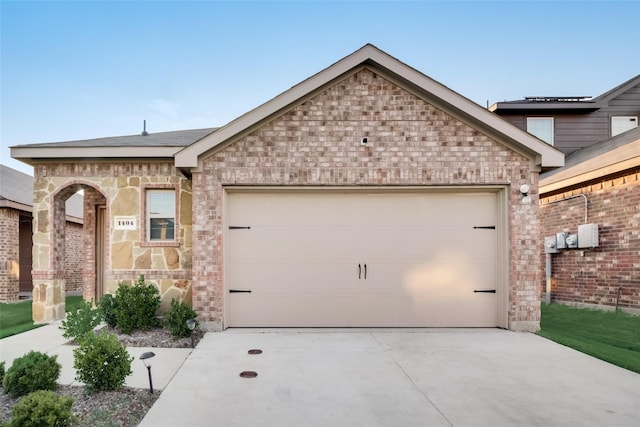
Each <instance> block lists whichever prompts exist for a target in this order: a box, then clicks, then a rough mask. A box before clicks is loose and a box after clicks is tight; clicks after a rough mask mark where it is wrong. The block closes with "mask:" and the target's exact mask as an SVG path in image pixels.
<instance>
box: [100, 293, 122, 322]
mask: <svg viewBox="0 0 640 427" xmlns="http://www.w3.org/2000/svg"><path fill="white" fill-rule="evenodd" d="M98 308H99V309H100V312H101V313H102V320H104V321H105V323H106V324H107V325H109V326H110V327H112V328H115V327H116V326H117V325H118V319H117V317H116V313H117V310H118V299H117V298H116V297H115V296H114V295H111V294H104V295H103V296H102V298H101V299H100V302H99V303H98Z"/></svg>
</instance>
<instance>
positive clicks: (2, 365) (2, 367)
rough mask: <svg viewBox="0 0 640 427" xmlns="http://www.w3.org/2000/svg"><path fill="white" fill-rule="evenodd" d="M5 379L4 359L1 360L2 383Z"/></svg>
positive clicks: (0, 379)
mask: <svg viewBox="0 0 640 427" xmlns="http://www.w3.org/2000/svg"><path fill="white" fill-rule="evenodd" d="M2 381H4V360H3V361H2V362H0V384H2Z"/></svg>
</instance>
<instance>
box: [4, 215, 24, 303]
mask: <svg viewBox="0 0 640 427" xmlns="http://www.w3.org/2000/svg"><path fill="white" fill-rule="evenodd" d="M19 227H20V211H17V210H15V209H4V208H3V209H0V230H2V232H1V233H0V301H2V302H9V301H18V299H19V295H20V289H19V281H18V278H19V276H18V275H19V274H20V264H19V262H18V261H19V258H18V256H19V252H18V251H19V246H18V242H19V240H20V239H19V229H20V228H19Z"/></svg>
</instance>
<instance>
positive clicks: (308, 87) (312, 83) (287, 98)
mask: <svg viewBox="0 0 640 427" xmlns="http://www.w3.org/2000/svg"><path fill="white" fill-rule="evenodd" d="M367 61H371V62H373V63H375V64H378V66H380V67H381V68H383V69H386V70H388V71H390V72H391V73H393V74H395V75H397V76H399V77H400V78H402V79H404V80H407V81H408V82H410V83H411V84H413V85H416V86H418V87H420V88H421V89H422V90H424V91H426V92H428V93H429V94H430V95H431V96H433V97H435V98H439V99H440V100H442V102H443V103H446V104H448V105H450V106H451V107H453V109H454V110H457V111H460V112H462V113H463V114H465V115H467V116H470V117H471V118H473V119H475V120H477V121H479V122H482V123H483V124H484V125H485V126H487V127H489V128H492V129H494V130H495V131H497V132H498V133H500V134H503V135H504V136H506V137H507V139H508V140H510V141H512V142H513V143H514V144H515V145H519V146H520V148H524V149H525V150H526V151H529V152H531V153H535V155H534V157H535V160H536V163H537V164H539V165H540V166H541V167H543V168H553V167H560V166H563V165H564V153H562V152H560V151H559V150H557V149H555V148H553V147H551V146H550V145H548V144H547V143H545V142H543V141H541V140H539V139H537V138H535V137H533V136H532V135H530V134H528V133H527V132H524V131H522V130H520V129H518V128H516V127H515V126H513V125H511V124H509V123H507V122H506V121H505V120H503V119H502V118H500V117H499V116H498V115H497V114H494V113H492V112H490V111H487V110H486V109H485V108H483V107H481V106H479V105H478V104H476V103H474V102H472V101H470V100H469V99H467V98H465V97H463V96H461V95H460V94H458V93H456V92H454V91H452V90H451V89H449V88H447V87H446V86H443V85H441V84H440V83H438V82H436V81H435V80H433V79H431V78H429V77H427V76H425V75H424V74H422V73H421V72H419V71H417V70H415V69H413V68H411V67H410V66H408V65H406V64H404V63H403V62H401V61H399V60H397V59H396V58H394V57H392V56H390V55H388V54H386V53H384V52H382V51H381V50H379V49H378V48H376V47H374V46H372V45H366V46H364V47H363V48H361V49H359V50H357V51H356V52H354V53H353V54H351V55H349V56H347V57H345V58H343V59H342V60H340V61H338V62H336V63H335V64H333V65H331V66H329V67H328V68H326V69H324V70H323V71H321V72H319V73H317V74H315V75H313V76H312V77H310V78H308V79H307V80H304V81H303V82H301V83H300V84H298V85H296V86H294V87H292V88H291V89H289V90H287V91H286V92H283V93H282V94H280V95H278V96H276V97H275V98H273V99H272V100H270V101H267V102H266V103H264V104H262V105H261V106H259V107H257V108H255V109H254V110H252V111H250V112H248V113H246V114H245V115H243V116H240V117H239V118H237V119H235V120H233V121H232V122H230V123H229V124H227V125H226V126H224V127H222V128H220V129H218V130H217V131H216V132H214V133H213V134H211V135H209V136H206V137H205V138H203V139H201V140H200V141H198V142H196V143H194V144H192V145H190V146H188V147H185V148H184V149H182V150H181V151H180V152H178V153H177V154H176V156H175V165H176V167H178V168H195V167H197V166H198V157H199V156H200V155H201V154H202V153H205V152H207V151H209V150H211V149H212V148H214V147H216V146H217V145H219V144H221V143H223V142H224V141H227V140H229V139H230V138H233V137H234V136H236V135H238V134H240V133H241V132H243V131H245V130H246V129H247V128H250V127H251V126H253V125H255V124H256V123H259V122H260V121H262V120H264V119H266V118H267V117H269V116H271V115H272V114H274V113H276V112H278V111H280V110H282V109H284V108H286V107H287V106H289V105H291V104H292V103H294V102H296V101H297V100H299V99H300V98H303V97H304V96H306V95H308V94H309V93H311V92H313V91H315V90H317V89H318V88H320V87H322V86H323V85H325V84H327V83H329V82H331V81H332V80H334V79H336V78H337V77H339V76H341V75H343V74H345V73H347V72H348V71H350V70H352V69H354V68H356V67H358V66H359V65H361V64H363V63H365V62H367Z"/></svg>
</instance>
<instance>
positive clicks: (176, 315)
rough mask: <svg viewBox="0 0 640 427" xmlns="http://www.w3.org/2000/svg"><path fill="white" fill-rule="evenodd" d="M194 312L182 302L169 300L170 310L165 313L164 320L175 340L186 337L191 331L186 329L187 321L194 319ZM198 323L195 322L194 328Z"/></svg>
mask: <svg viewBox="0 0 640 427" xmlns="http://www.w3.org/2000/svg"><path fill="white" fill-rule="evenodd" d="M196 316H197V314H196V312H195V311H193V309H192V308H191V307H189V306H188V305H187V304H185V303H183V302H178V301H177V300H176V299H175V298H174V299H172V300H171V309H170V310H169V311H168V312H167V314H166V317H165V320H166V322H167V327H168V328H169V331H170V332H171V335H172V336H173V337H176V338H181V337H188V336H190V335H191V330H189V328H188V327H187V320H189V319H195V318H196ZM197 326H198V322H197V321H196V327H197Z"/></svg>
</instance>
